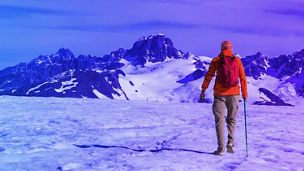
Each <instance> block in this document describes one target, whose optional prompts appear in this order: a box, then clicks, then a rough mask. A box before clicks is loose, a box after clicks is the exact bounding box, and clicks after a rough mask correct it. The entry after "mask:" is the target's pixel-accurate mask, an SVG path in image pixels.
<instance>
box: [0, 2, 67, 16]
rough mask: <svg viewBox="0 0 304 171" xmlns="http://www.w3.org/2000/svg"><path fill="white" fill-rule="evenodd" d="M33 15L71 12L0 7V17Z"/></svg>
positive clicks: (8, 6)
mask: <svg viewBox="0 0 304 171" xmlns="http://www.w3.org/2000/svg"><path fill="white" fill-rule="evenodd" d="M33 14H40V15H68V14H71V12H68V11H62V10H54V9H45V8H33V7H21V6H10V5H0V17H3V18H7V17H9V18H12V17H24V16H28V15H33Z"/></svg>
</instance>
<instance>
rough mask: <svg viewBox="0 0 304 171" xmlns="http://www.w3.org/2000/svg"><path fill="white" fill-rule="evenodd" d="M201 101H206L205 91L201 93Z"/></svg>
mask: <svg viewBox="0 0 304 171" xmlns="http://www.w3.org/2000/svg"><path fill="white" fill-rule="evenodd" d="M199 98H200V100H204V99H205V92H204V91H202V92H201V95H200V97H199Z"/></svg>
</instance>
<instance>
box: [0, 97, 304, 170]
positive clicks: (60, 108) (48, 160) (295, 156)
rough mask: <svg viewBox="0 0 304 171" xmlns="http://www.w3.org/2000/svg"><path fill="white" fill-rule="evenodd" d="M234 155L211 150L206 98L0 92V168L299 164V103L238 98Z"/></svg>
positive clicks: (302, 141) (302, 149)
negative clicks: (256, 102) (111, 97)
mask: <svg viewBox="0 0 304 171" xmlns="http://www.w3.org/2000/svg"><path fill="white" fill-rule="evenodd" d="M239 109H240V110H239V114H238V116H237V128H236V148H235V150H236V153H235V154H228V153H226V154H225V155H224V156H214V155H212V154H211V153H212V152H213V151H214V150H215V149H216V135H215V128H214V118H213V114H212V110H211V104H193V103H168V102H151V101H124V100H108V99H101V100H99V99H73V98H34V97H10V96H0V123H1V127H0V159H1V160H0V170H110V171H111V170H113V171H114V170H122V171H124V170H126V171H129V170H130V171H131V170H151V171H152V170H153V171H154V170H157V171H158V170H159V171H163V170H177V171H184V170H189V171H191V170H193V171H202V170H206V171H210V170H211V171H212V170H249V171H250V170H273V171H277V170H286V171H287V170H288V171H289V170H295V171H301V170H303V169H304V164H303V161H304V136H303V132H304V128H303V116H304V111H303V107H301V106H299V107H270V106H251V105H249V106H247V109H248V117H247V123H248V142H249V157H248V158H246V157H245V137H244V115H243V105H242V103H240V106H239Z"/></svg>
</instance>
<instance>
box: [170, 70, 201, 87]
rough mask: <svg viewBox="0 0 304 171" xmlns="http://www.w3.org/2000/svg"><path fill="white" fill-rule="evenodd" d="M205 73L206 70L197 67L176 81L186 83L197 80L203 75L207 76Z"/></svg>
mask: <svg viewBox="0 0 304 171" xmlns="http://www.w3.org/2000/svg"><path fill="white" fill-rule="evenodd" d="M205 74H206V71H204V70H201V69H197V70H195V71H194V72H193V73H191V74H189V75H187V76H186V77H185V78H183V79H181V80H178V81H176V82H178V83H182V84H185V83H188V82H191V81H194V80H197V79H199V78H202V77H203V76H205Z"/></svg>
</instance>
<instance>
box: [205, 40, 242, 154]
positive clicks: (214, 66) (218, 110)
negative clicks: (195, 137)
mask: <svg viewBox="0 0 304 171" xmlns="http://www.w3.org/2000/svg"><path fill="white" fill-rule="evenodd" d="M215 72H216V80H215V85H214V88H213V89H214V101H213V105H212V111H213V114H214V118H215V126H216V136H217V144H218V147H217V150H216V151H215V152H214V154H215V155H224V152H225V138H224V123H225V112H226V109H227V117H226V122H227V128H228V129H227V130H228V143H227V145H226V148H227V152H228V153H234V132H235V125H236V115H237V113H238V103H239V95H240V87H239V79H240V82H241V89H242V96H243V99H244V101H246V99H247V96H248V95H247V81H246V76H245V71H244V67H243V64H242V62H241V60H240V59H239V58H237V57H235V56H234V54H233V53H232V44H231V42H229V41H224V42H222V46H221V53H220V54H219V56H217V57H216V58H214V59H213V60H212V62H211V64H210V66H209V69H208V72H207V73H206V76H205V80H204V82H203V84H202V92H201V95H200V99H201V100H203V99H204V98H205V91H206V89H207V88H208V86H209V83H210V81H211V79H212V77H213V76H214V74H215Z"/></svg>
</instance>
